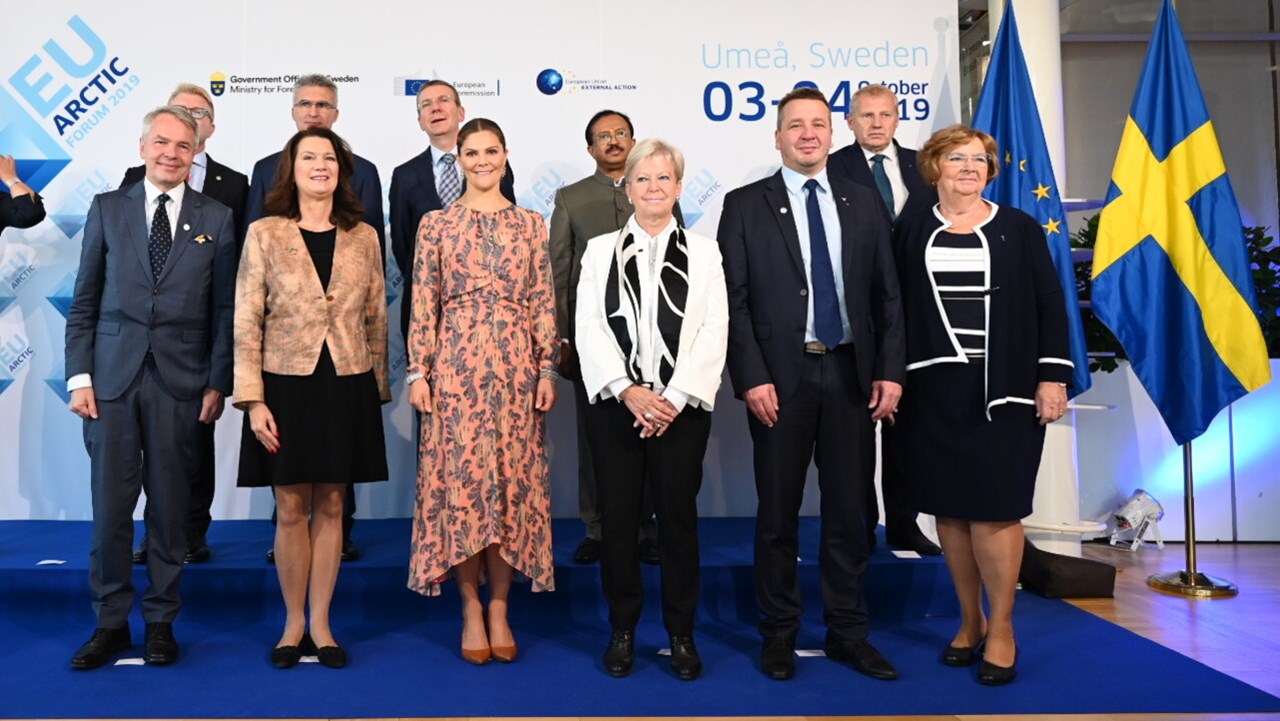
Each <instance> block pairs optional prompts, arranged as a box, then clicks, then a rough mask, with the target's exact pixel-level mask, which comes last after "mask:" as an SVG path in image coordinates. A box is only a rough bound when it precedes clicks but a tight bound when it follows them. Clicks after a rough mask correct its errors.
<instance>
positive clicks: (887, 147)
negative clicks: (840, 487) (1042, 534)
mask: <svg viewBox="0 0 1280 721" xmlns="http://www.w3.org/2000/svg"><path fill="white" fill-rule="evenodd" d="M845 121H846V122H848V124H849V129H850V130H852V131H853V137H854V143H853V144H851V145H849V146H847V147H844V148H842V149H840V150H837V151H836V152H834V153H832V154H831V160H830V162H829V163H828V167H829V168H830V172H831V175H833V176H835V177H839V178H844V179H846V180H850V181H853V182H855V183H857V184H858V185H861V186H863V187H865V188H867V189H868V190H871V191H873V192H875V193H876V195H877V196H878V197H879V198H880V201H881V207H882V208H883V209H884V210H885V212H886V214H887V215H888V217H889V219H890V221H891V222H893V223H895V224H896V223H897V220H898V218H901V217H903V216H908V215H914V214H916V213H928V212H932V210H933V206H934V204H936V203H937V202H938V191H937V189H936V188H934V187H933V186H931V185H929V184H928V183H926V182H925V181H924V178H923V177H921V175H920V170H919V168H917V167H916V151H914V150H912V149H910V148H904V147H902V146H901V145H899V144H898V141H897V140H895V139H894V137H893V136H894V134H895V133H896V132H897V130H898V98H897V96H896V95H894V94H893V91H892V90H890V89H889V88H886V87H885V86H883V85H867V86H865V87H863V88H862V89H860V90H858V92H856V93H854V95H853V99H852V102H851V105H850V106H849V114H848V115H846V116H845ZM880 440H881V454H880V456H881V462H880V485H881V488H882V490H883V492H884V530H885V538H886V539H887V540H888V542H889V545H890V546H894V547H896V548H901V549H903V550H908V551H915V552H916V553H919V554H920V555H922V556H939V555H942V549H941V548H938V545H937V544H936V543H934V542H933V541H930V540H929V539H928V538H927V537H926V536H925V535H924V534H923V533H921V532H920V527H919V526H918V525H917V524H916V516H917V512H916V510H915V509H914V508H913V507H912V505H911V499H910V498H909V497H908V496H907V492H906V482H905V481H904V480H903V478H902V470H901V467H900V464H899V456H898V451H897V444H896V441H897V438H896V436H895V435H894V432H893V429H892V427H890V426H888V425H885V426H882V427H881V428H880ZM868 492H869V494H870V495H869V496H868V498H867V526H868V529H867V530H868V533H869V534H870V538H869V540H870V543H871V546H872V548H874V547H875V531H876V525H877V524H878V523H879V522H880V509H879V507H878V506H877V505H876V496H875V493H876V489H875V486H874V485H873V486H872V487H871V488H870V489H869V490H868Z"/></svg>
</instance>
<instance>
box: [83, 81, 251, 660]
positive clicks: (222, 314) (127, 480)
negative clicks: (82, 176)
mask: <svg viewBox="0 0 1280 721" xmlns="http://www.w3.org/2000/svg"><path fill="white" fill-rule="evenodd" d="M198 145H199V130H198V128H197V125H196V121H195V118H193V117H192V116H191V114H190V113H189V112H188V111H187V110H186V109H185V108H182V107H179V106H174V105H169V106H165V107H162V108H157V109H155V110H153V111H151V112H150V113H148V114H147V116H146V118H145V119H144V120H143V130H142V138H141V141H140V142H139V154H140V155H141V156H142V160H143V161H144V163H145V165H146V175H145V177H144V179H143V181H142V182H140V183H136V184H134V185H130V186H128V187H125V188H121V189H119V190H114V191H111V192H108V193H102V194H100V195H98V196H96V197H95V198H94V199H93V204H92V205H91V206H90V208H89V216H88V221H87V223H86V225H85V230H84V241H83V246H82V249H81V254H80V272H79V275H78V276H77V277H76V286H75V294H74V297H73V299H72V302H71V310H70V312H69V313H68V315H67V337H66V352H67V357H66V361H67V390H68V391H70V392H71V404H70V405H71V410H72V412H74V413H75V414H76V415H78V416H80V417H81V418H83V419H84V442H85V448H86V449H87V450H88V452H89V466H90V490H91V492H92V494H93V543H92V549H91V551H90V563H89V589H90V591H91V593H92V595H93V609H94V613H95V614H96V616H97V629H96V630H95V631H94V633H93V636H92V638H90V639H89V641H88V642H86V643H85V644H84V645H83V646H81V647H80V649H79V650H78V651H77V652H76V654H75V656H74V657H73V658H72V659H71V667H72V668H76V669H91V668H97V667H99V666H102V665H104V664H106V663H107V662H108V661H110V660H111V657H112V656H114V655H115V654H118V653H120V652H121V651H124V650H125V649H127V648H129V646H130V644H131V638H130V634H129V620H128V618H129V611H130V609H131V608H132V606H133V597H134V589H133V581H132V575H133V567H132V565H131V564H130V550H129V549H130V546H131V545H132V543H133V520H132V516H133V509H134V508H135V507H136V505H137V502H138V493H139V491H140V490H141V489H142V488H144V487H145V489H146V492H147V510H146V514H145V517H146V529H147V535H148V537H149V538H150V549H149V550H150V552H149V553H148V556H147V577H148V580H149V581H150V588H149V589H148V590H147V592H146V593H145V594H144V595H143V598H142V616H143V619H144V620H145V621H146V624H147V628H146V645H145V653H144V655H143V659H144V660H145V661H146V662H147V663H150V664H167V663H172V662H173V661H174V660H176V659H177V657H178V643H177V641H176V640H175V639H174V636H173V620H174V618H175V617H177V615H178V609H179V607H180V606H181V600H180V598H179V596H178V582H179V578H180V576H181V572H182V561H183V556H184V555H185V553H186V548H187V539H186V516H187V505H188V495H189V493H190V482H189V480H188V479H189V478H190V477H191V474H192V473H193V472H194V470H195V464H196V448H197V445H196V444H197V425H196V424H197V422H199V423H213V422H214V421H215V420H217V419H218V417H219V416H220V415H222V407H223V398H224V397H225V396H226V395H227V394H228V393H230V392H231V384H232V372H231V366H232V327H233V326H232V305H233V303H234V299H235V275H236V237H235V225H234V222H233V220H232V215H231V210H230V209H228V208H227V207H226V206H225V205H222V204H221V203H218V202H217V201H215V200H212V199H211V198H209V197H207V196H205V195H202V194H200V193H197V192H196V191H194V190H192V189H191V188H189V187H187V185H186V182H185V179H186V177H187V174H188V173H189V172H190V170H191V162H192V158H193V157H194V155H195V148H196V147H197V146H198Z"/></svg>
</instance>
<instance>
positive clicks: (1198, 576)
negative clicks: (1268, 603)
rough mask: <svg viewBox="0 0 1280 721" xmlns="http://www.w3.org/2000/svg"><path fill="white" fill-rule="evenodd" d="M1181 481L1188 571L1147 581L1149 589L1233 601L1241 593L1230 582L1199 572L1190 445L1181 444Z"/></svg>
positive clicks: (1160, 574)
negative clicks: (1182, 484) (1197, 566)
mask: <svg viewBox="0 0 1280 721" xmlns="http://www.w3.org/2000/svg"><path fill="white" fill-rule="evenodd" d="M1182 478H1183V483H1184V485H1185V488H1184V489H1183V498H1184V499H1185V507H1184V511H1185V514H1186V528H1187V568H1186V570H1185V571H1170V572H1168V573H1157V574H1155V575H1152V576H1149V577H1148V578H1147V585H1148V586H1150V587H1152V588H1154V589H1155V590H1157V591H1164V592H1165V593H1172V594H1176V595H1179V596H1193V597H1196V598H1232V597H1234V596H1237V595H1239V593H1240V589H1238V588H1236V585H1235V584H1234V583H1232V582H1230V581H1227V580H1225V579H1221V578H1215V577H1213V576H1210V575H1208V574H1204V573H1200V572H1199V571H1197V570H1196V497H1195V473H1194V471H1193V470H1192V468H1191V441H1187V442H1186V443H1184V444H1182Z"/></svg>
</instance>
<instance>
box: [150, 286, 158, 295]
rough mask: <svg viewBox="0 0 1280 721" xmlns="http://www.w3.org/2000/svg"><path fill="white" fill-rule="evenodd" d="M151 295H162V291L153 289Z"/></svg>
mask: <svg viewBox="0 0 1280 721" xmlns="http://www.w3.org/2000/svg"><path fill="white" fill-rule="evenodd" d="M151 295H160V289H159V288H152V289H151Z"/></svg>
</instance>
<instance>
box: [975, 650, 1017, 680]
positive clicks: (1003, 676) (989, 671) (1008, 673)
mask: <svg viewBox="0 0 1280 721" xmlns="http://www.w3.org/2000/svg"><path fill="white" fill-rule="evenodd" d="M1017 675H1018V649H1017V648H1014V649H1013V663H1012V664H1010V665H1008V666H997V665H995V664H994V663H991V662H990V661H987V660H986V659H983V660H982V666H980V667H979V668H978V683H980V684H982V685H984V686H1003V685H1005V684H1007V683H1009V682H1010V681H1012V680H1013V679H1014V678H1015V677H1016V676H1017Z"/></svg>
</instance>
